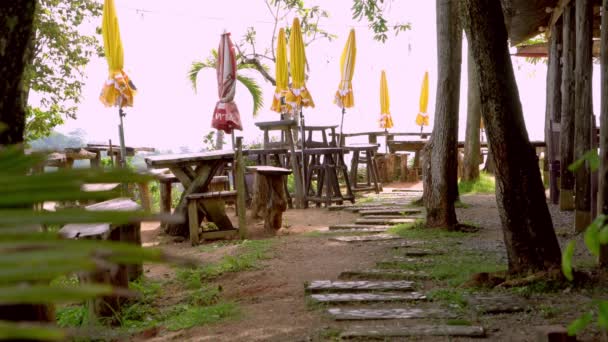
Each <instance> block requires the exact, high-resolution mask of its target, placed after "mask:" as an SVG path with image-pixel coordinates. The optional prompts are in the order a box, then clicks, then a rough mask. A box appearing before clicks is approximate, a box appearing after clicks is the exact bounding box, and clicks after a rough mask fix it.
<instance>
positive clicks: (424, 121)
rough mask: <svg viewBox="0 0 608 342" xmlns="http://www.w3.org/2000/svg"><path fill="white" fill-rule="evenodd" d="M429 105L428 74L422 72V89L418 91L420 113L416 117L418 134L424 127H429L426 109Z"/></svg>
mask: <svg viewBox="0 0 608 342" xmlns="http://www.w3.org/2000/svg"><path fill="white" fill-rule="evenodd" d="M428 105H429V72H428V71H425V72H424V78H423V79H422V89H421V90H420V111H419V112H418V115H416V125H418V126H420V132H422V129H423V128H424V126H428V125H429V114H428V113H427V108H428Z"/></svg>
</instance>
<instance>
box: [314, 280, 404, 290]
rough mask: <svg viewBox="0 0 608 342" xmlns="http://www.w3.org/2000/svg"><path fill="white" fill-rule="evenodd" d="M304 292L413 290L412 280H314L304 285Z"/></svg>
mask: <svg viewBox="0 0 608 342" xmlns="http://www.w3.org/2000/svg"><path fill="white" fill-rule="evenodd" d="M305 290H306V292H310V293H319V292H359V291H367V292H369V291H405V292H410V291H413V290H414V282H412V281H405V280H397V281H365V280H360V281H339V280H338V281H335V280H314V281H312V282H310V283H309V284H308V285H306V286H305Z"/></svg>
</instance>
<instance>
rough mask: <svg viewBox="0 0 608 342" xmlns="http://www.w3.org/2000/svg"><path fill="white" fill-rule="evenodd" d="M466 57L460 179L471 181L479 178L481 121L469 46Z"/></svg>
mask: <svg viewBox="0 0 608 342" xmlns="http://www.w3.org/2000/svg"><path fill="white" fill-rule="evenodd" d="M467 51H468V57H467V68H468V70H467V77H468V82H469V86H468V90H467V130H466V134H465V137H464V162H463V164H464V167H463V172H462V180H464V181H473V180H476V179H477V178H479V158H480V155H481V150H480V144H479V125H480V122H481V104H480V103H479V81H478V80H477V72H476V71H475V68H476V65H475V61H474V60H473V56H472V55H471V47H470V46H469V47H468V49H467Z"/></svg>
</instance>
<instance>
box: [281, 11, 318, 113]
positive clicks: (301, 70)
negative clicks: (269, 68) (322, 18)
mask: <svg viewBox="0 0 608 342" xmlns="http://www.w3.org/2000/svg"><path fill="white" fill-rule="evenodd" d="M289 57H290V58H289V62H290V65H289V67H290V71H291V89H290V90H289V92H288V93H287V98H286V100H287V103H288V104H289V105H291V106H292V107H293V108H294V109H296V110H298V109H301V108H302V107H314V106H315V103H314V102H313V100H312V96H310V93H309V92H308V89H306V52H305V50H304V40H302V30H301V29H300V20H299V19H298V18H294V19H293V24H292V26H291V33H290V35H289Z"/></svg>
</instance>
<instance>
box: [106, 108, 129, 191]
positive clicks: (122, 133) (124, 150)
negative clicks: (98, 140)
mask: <svg viewBox="0 0 608 342" xmlns="http://www.w3.org/2000/svg"><path fill="white" fill-rule="evenodd" d="M125 115H126V113H125V112H124V111H123V110H122V106H120V107H118V116H119V117H120V124H119V125H118V136H119V138H120V167H121V168H123V169H124V168H126V167H127V148H126V146H125V130H124V125H123V121H122V118H123V116H125ZM110 147H111V145H110ZM128 193H129V185H128V184H127V183H122V195H123V196H128Z"/></svg>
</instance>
